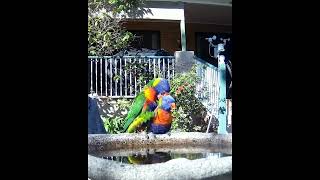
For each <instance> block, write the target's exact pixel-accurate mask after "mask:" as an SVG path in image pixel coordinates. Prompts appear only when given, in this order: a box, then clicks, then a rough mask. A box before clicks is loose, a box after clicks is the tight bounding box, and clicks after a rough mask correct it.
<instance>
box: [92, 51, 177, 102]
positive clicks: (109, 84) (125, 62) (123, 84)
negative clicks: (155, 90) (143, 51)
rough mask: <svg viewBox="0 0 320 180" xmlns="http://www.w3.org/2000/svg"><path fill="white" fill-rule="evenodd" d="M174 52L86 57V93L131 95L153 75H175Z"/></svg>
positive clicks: (169, 76)
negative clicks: (171, 54)
mask: <svg viewBox="0 0 320 180" xmlns="http://www.w3.org/2000/svg"><path fill="white" fill-rule="evenodd" d="M174 66H175V58H174V56H147V57H141V56H123V57H113V56H104V57H96V56H89V57H88V67H89V69H88V71H89V76H88V78H89V79H88V83H89V86H88V93H92V92H94V93H97V94H98V96H100V97H110V98H117V97H123V98H134V97H135V96H136V95H137V94H138V93H139V92H140V91H141V89H142V88H143V86H144V85H145V84H146V83H147V82H149V81H150V80H151V79H153V78H155V77H163V78H167V79H171V78H172V77H173V76H174V73H175V72H174Z"/></svg>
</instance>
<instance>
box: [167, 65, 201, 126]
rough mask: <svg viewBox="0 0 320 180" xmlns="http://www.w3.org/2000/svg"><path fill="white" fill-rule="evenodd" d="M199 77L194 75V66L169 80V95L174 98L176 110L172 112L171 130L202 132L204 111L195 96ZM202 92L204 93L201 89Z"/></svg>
mask: <svg viewBox="0 0 320 180" xmlns="http://www.w3.org/2000/svg"><path fill="white" fill-rule="evenodd" d="M199 81H200V77H198V76H197V73H196V65H194V66H193V67H192V69H191V71H189V72H187V73H183V74H176V75H175V77H174V78H173V79H172V80H171V82H170V85H171V92H170V94H172V95H174V96H175V100H176V105H177V109H175V110H174V111H173V114H172V115H173V117H174V119H173V123H172V129H173V130H177V131H187V132H190V131H204V129H205V125H206V124H205V123H203V122H202V124H201V123H200V122H201V121H203V119H204V115H205V114H206V109H205V107H204V106H203V105H202V103H201V102H200V100H199V99H198V98H197V97H196V96H195V94H196V84H197V83H198V82H199ZM202 91H205V89H203V90H202Z"/></svg>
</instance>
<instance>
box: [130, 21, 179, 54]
mask: <svg viewBox="0 0 320 180" xmlns="http://www.w3.org/2000/svg"><path fill="white" fill-rule="evenodd" d="M124 26H125V27H126V28H127V30H152V31H160V46H161V48H162V49H165V50H167V51H169V52H170V53H172V54H173V53H174V52H175V51H178V50H180V48H179V45H180V44H179V42H178V40H179V39H180V24H179V21H173V22H143V21H129V22H126V23H125V24H124Z"/></svg>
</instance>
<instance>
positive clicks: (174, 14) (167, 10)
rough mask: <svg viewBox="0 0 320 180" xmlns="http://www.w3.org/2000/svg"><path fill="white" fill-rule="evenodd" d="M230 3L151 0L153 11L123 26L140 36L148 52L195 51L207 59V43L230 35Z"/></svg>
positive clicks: (207, 0)
mask: <svg viewBox="0 0 320 180" xmlns="http://www.w3.org/2000/svg"><path fill="white" fill-rule="evenodd" d="M231 3H232V1H231V0H165V1H163V0H149V1H147V2H146V4H145V8H146V9H149V10H150V13H146V14H144V15H143V17H140V18H131V19H129V20H127V21H126V22H125V23H124V26H125V27H126V28H127V30H128V31H131V32H133V33H134V34H136V35H138V36H139V37H141V42H140V45H141V46H142V48H148V49H164V50H166V51H168V52H170V53H171V54H173V53H174V52H175V51H193V52H194V54H195V55H197V56H198V57H200V58H203V59H206V58H208V57H209V54H208V42H207V41H206V40H205V38H207V37H210V36H212V35H213V34H216V35H217V34H218V35H219V34H221V35H222V36H231V33H232V4H231Z"/></svg>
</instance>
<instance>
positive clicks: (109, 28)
mask: <svg viewBox="0 0 320 180" xmlns="http://www.w3.org/2000/svg"><path fill="white" fill-rule="evenodd" d="M143 2H144V0H126V1H123V0H89V1H88V54H89V55H92V56H104V55H112V54H113V53H115V52H117V51H119V50H121V49H124V48H126V47H128V45H129V43H130V42H131V41H132V40H133V39H134V36H133V34H132V33H130V32H128V31H126V30H125V28H124V27H123V26H122V23H121V20H122V19H123V18H124V17H125V15H127V14H128V13H131V12H134V11H136V10H137V9H139V7H140V6H141V5H142V3H143ZM121 13H122V15H120V14H121Z"/></svg>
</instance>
